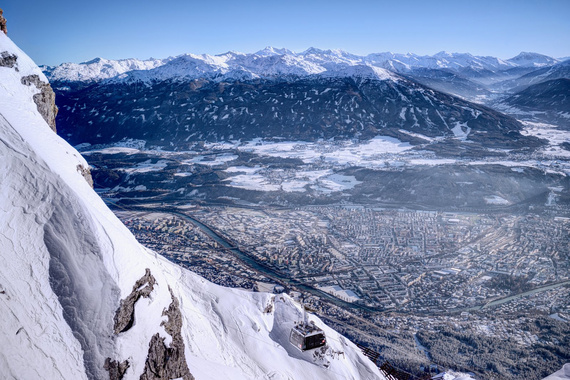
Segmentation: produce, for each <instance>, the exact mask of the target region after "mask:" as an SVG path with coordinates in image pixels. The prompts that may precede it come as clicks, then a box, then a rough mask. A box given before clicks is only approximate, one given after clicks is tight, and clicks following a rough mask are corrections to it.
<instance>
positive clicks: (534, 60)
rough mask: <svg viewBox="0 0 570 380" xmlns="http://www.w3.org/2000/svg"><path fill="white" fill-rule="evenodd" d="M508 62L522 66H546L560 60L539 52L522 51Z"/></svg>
mask: <svg viewBox="0 0 570 380" xmlns="http://www.w3.org/2000/svg"><path fill="white" fill-rule="evenodd" d="M508 62H510V63H514V64H516V65H517V66H521V67H537V68H538V67H545V66H552V65H554V64H556V63H559V62H560V61H559V60H558V59H556V58H552V57H549V56H547V55H543V54H538V53H529V52H524V51H523V52H521V53H520V54H519V55H517V56H516V57H513V58H510V59H508Z"/></svg>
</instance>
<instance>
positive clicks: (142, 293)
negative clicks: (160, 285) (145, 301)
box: [114, 268, 156, 334]
mask: <svg viewBox="0 0 570 380" xmlns="http://www.w3.org/2000/svg"><path fill="white" fill-rule="evenodd" d="M155 284H156V280H155V278H154V276H153V275H152V274H151V273H150V269H148V268H146V272H145V274H144V276H142V277H141V278H140V279H139V280H138V281H137V282H136V283H135V285H134V286H133V291H132V292H131V294H129V295H128V297H127V298H125V299H124V300H121V304H120V306H119V308H118V309H117V311H116V313H115V318H114V321H115V327H114V330H115V334H119V333H122V332H125V331H127V330H129V329H130V328H131V327H132V326H133V324H134V322H135V303H136V302H137V301H138V300H139V298H141V297H144V298H148V296H149V295H150V293H151V292H152V291H153V289H154V285H155Z"/></svg>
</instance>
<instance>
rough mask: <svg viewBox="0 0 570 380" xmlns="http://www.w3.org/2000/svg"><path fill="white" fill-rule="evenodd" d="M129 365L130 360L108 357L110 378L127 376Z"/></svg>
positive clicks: (118, 378)
mask: <svg viewBox="0 0 570 380" xmlns="http://www.w3.org/2000/svg"><path fill="white" fill-rule="evenodd" d="M129 366H130V365H129V362H128V361H127V360H125V361H124V362H119V361H116V360H111V358H107V360H105V369H106V370H107V372H109V380H121V379H122V378H123V377H124V376H125V373H126V372H127V369H129Z"/></svg>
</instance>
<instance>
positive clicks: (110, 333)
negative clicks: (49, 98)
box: [0, 33, 383, 379]
mask: <svg viewBox="0 0 570 380" xmlns="http://www.w3.org/2000/svg"><path fill="white" fill-rule="evenodd" d="M2 52H7V53H6V54H7V55H15V56H17V59H16V63H15V64H13V65H11V66H2V67H0V157H1V160H0V167H1V172H2V179H1V180H0V194H1V197H0V210H1V215H2V216H1V218H0V223H1V225H0V257H1V259H2V265H0V310H2V318H1V319H0V339H1V341H2V344H1V345H0V374H2V378H3V379H39V378H43V379H85V378H92V379H104V378H109V374H108V373H107V372H106V370H105V368H104V367H105V361H106V359H107V358H109V360H107V368H109V369H110V373H111V374H114V375H117V374H120V373H122V372H123V370H125V368H126V372H125V373H124V378H125V379H138V378H147V379H148V378H154V377H153V376H149V374H152V373H153V371H162V373H163V374H164V375H165V377H168V378H184V379H191V378H196V379H220V378H227V379H382V378H383V376H382V375H381V374H380V372H379V370H378V369H377V368H376V367H375V366H374V365H373V364H372V363H371V362H370V361H369V360H368V359H367V358H365V357H364V356H363V355H362V354H361V353H360V351H359V350H358V349H357V348H356V346H354V344H352V343H351V342H349V341H348V340H346V339H345V338H344V337H342V336H340V335H339V334H337V333H336V332H334V331H333V330H331V329H329V328H328V327H326V326H325V325H324V324H323V323H322V322H321V321H320V320H319V319H318V318H317V317H314V316H311V319H312V320H314V321H315V322H316V323H317V324H318V325H319V326H320V327H322V328H323V329H324V330H325V332H326V334H327V338H328V342H329V346H330V348H329V350H328V351H327V353H326V354H325V357H324V358H316V357H315V356H314V352H305V353H301V352H300V351H297V350H296V349H295V348H294V347H292V346H291V345H290V344H289V343H288V334H289V331H290V329H291V327H292V326H293V323H294V321H295V320H296V319H298V318H299V315H300V309H299V307H297V306H296V305H295V304H294V303H293V302H292V301H291V299H290V298H289V297H287V296H286V295H283V296H277V297H274V296H272V295H270V294H265V293H249V292H244V291H239V290H233V289H227V288H223V287H219V286H216V285H213V284H211V283H209V282H207V281H206V280H204V279H203V278H201V277H199V276H197V275H195V274H193V273H191V272H189V271H187V270H184V269H181V268H179V267H178V266H176V265H174V264H172V263H170V262H169V261H167V260H165V259H164V258H162V257H161V256H158V255H156V254H155V253H154V252H151V251H148V250H147V249H145V248H144V247H142V246H141V245H140V244H138V243H137V242H136V240H135V239H134V237H133V236H132V235H131V234H130V232H129V231H128V230H127V229H126V227H124V226H123V225H122V224H121V223H120V221H119V220H118V219H117V218H116V217H115V216H114V215H113V213H112V212H111V211H110V210H109V209H108V208H107V207H106V206H105V204H104V203H103V202H102V200H101V199H100V198H99V197H98V196H97V195H96V193H95V192H94V191H93V190H92V189H91V188H90V186H89V185H88V183H87V182H86V181H85V179H84V177H83V176H82V174H81V172H80V170H79V168H80V167H81V166H83V167H85V166H86V165H87V164H86V162H85V161H84V159H83V158H82V157H81V156H80V155H79V153H77V152H76V151H75V150H74V149H73V148H72V147H71V146H69V145H68V144H67V143H65V142H64V141H63V140H62V139H60V138H59V137H58V136H57V135H56V134H55V133H53V131H52V130H51V129H50V128H49V126H48V125H47V124H46V122H45V121H44V119H43V118H42V116H41V115H40V114H39V112H38V111H37V107H36V104H34V101H33V95H34V94H35V93H37V92H38V90H37V89H35V87H34V86H27V85H24V84H22V81H21V78H22V77H24V76H28V75H34V74H35V75H38V76H39V77H40V79H41V80H45V77H44V76H43V74H42V73H41V71H40V69H39V68H38V67H36V66H35V64H34V63H33V62H32V61H31V60H30V59H29V58H28V57H27V56H26V55H25V54H24V53H23V52H22V51H21V50H20V49H19V48H17V47H16V46H15V45H14V44H13V43H12V41H11V40H10V39H9V38H8V37H6V36H5V35H4V34H3V33H0V53H2ZM147 269H148V270H147ZM137 281H138V282H137ZM140 294H142V296H140V298H138V297H133V295H140ZM121 300H122V302H121ZM129 301H134V303H130V305H131V306H132V307H133V310H132V312H133V314H132V315H134V320H129V318H126V319H124V320H123V319H121V318H120V317H121V316H125V315H126V316H127V317H129V316H130V315H131V314H130V311H129V310H128V307H127V304H129ZM269 305H272V307H268V306H269ZM119 306H120V308H119ZM118 308H119V310H121V313H120V314H117V315H118V316H119V320H117V315H116V311H117V309H118ZM123 312H124V313H123ZM122 322H125V323H122ZM118 326H119V327H118ZM116 331H119V332H118V333H116ZM151 342H152V343H153V345H150V343H151ZM163 342H164V343H163ZM149 351H150V353H151V354H150V355H149ZM340 352H342V353H343V354H339V353H340ZM125 361H126V362H127V363H128V364H125ZM127 365H128V367H126V366H127ZM160 365H163V366H162V367H161V366H160ZM143 373H144V374H145V375H143ZM141 375H143V377H141ZM115 378H120V377H115Z"/></svg>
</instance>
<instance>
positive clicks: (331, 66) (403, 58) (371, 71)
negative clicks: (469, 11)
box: [42, 47, 559, 82]
mask: <svg viewBox="0 0 570 380" xmlns="http://www.w3.org/2000/svg"><path fill="white" fill-rule="evenodd" d="M558 62H559V61H558V60H557V59H555V58H551V57H547V56H544V55H541V54H537V53H521V54H519V55H518V56H516V57H514V58H511V59H509V60H502V59H500V58H496V57H491V56H474V55H471V54H469V53H448V52H440V53H437V54H435V55H433V56H420V55H417V54H411V53H408V54H396V53H390V52H386V53H373V54H369V55H367V56H358V55H355V54H351V53H348V52H345V51H342V50H321V49H316V48H309V49H307V50H305V51H304V52H301V53H295V52H293V51H291V50H288V49H276V48H273V47H267V48H265V49H263V50H260V51H258V52H256V53H251V54H244V53H239V52H233V51H230V52H227V53H224V54H219V55H208V54H201V55H196V54H183V55H180V56H177V57H169V58H166V59H149V60H136V59H126V60H118V61H115V60H107V59H103V58H96V59H94V60H92V61H88V62H84V63H79V64H75V63H64V64H62V65H59V66H55V67H42V68H43V70H44V71H45V73H46V74H47V76H48V78H49V79H50V80H52V81H63V82H65V81H101V80H105V79H109V78H116V80H121V81H122V80H143V81H156V80H165V79H171V78H219V79H223V80H227V79H239V80H243V79H255V78H265V79H268V78H274V77H280V78H283V77H288V76H289V77H303V76H311V75H326V76H335V77H338V76H354V75H356V76H365V77H377V78H379V79H385V78H393V77H394V74H393V73H392V72H396V73H410V72H413V70H415V69H418V68H428V69H445V70H450V71H455V72H463V73H467V74H469V75H471V76H474V77H477V76H483V75H489V74H493V73H495V74H496V73H500V72H507V71H508V70H510V69H525V72H528V71H530V70H532V69H536V68H541V67H545V66H551V65H553V64H556V63H558Z"/></svg>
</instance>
